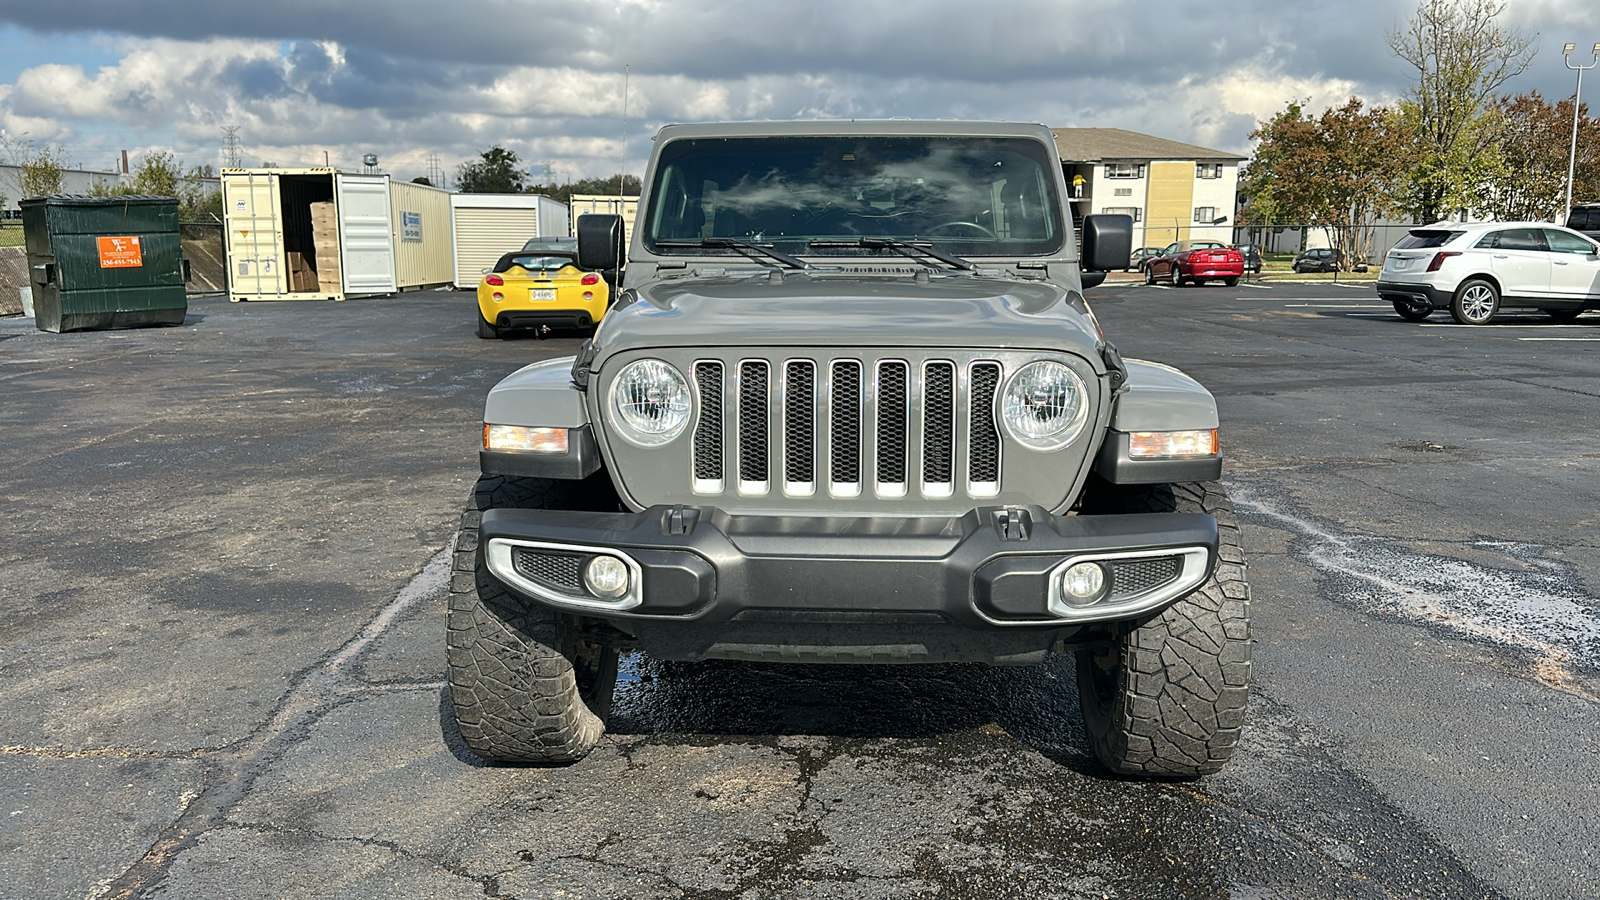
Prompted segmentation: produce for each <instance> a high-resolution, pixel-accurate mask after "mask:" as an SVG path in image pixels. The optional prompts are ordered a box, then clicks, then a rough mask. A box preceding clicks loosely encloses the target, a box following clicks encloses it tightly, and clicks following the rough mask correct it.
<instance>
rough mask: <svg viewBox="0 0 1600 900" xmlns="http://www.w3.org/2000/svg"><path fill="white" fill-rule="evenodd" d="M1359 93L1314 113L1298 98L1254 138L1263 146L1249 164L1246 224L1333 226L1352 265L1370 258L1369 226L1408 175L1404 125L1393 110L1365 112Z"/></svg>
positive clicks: (1336, 243) (1337, 242)
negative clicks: (1402, 151)
mask: <svg viewBox="0 0 1600 900" xmlns="http://www.w3.org/2000/svg"><path fill="white" fill-rule="evenodd" d="M1363 105H1364V104H1363V103H1362V101H1361V100H1360V99H1359V98H1356V97H1351V98H1350V99H1349V100H1347V101H1346V102H1345V103H1344V105H1343V106H1338V107H1330V108H1328V109H1326V110H1324V111H1323V112H1322V114H1321V115H1320V116H1316V117H1312V116H1311V115H1309V114H1307V113H1306V112H1305V109H1304V107H1302V106H1301V105H1300V104H1299V103H1290V104H1289V105H1288V106H1287V107H1285V108H1284V110H1283V111H1282V112H1280V113H1278V114H1277V115H1276V116H1274V117H1273V118H1272V119H1271V120H1270V121H1268V122H1263V123H1262V124H1261V125H1260V126H1259V127H1258V128H1256V130H1255V131H1253V132H1251V134H1250V136H1251V138H1253V139H1255V140H1256V141H1258V144H1257V145H1256V152H1255V155H1254V157H1253V158H1252V159H1251V160H1250V162H1249V164H1248V165H1247V166H1246V167H1245V175H1244V187H1245V191H1246V196H1247V198H1248V199H1249V205H1248V207H1247V209H1248V218H1247V219H1246V223H1247V224H1249V225H1254V226H1261V225H1275V224H1288V223H1292V224H1297V225H1308V226H1312V227H1321V228H1326V229H1327V230H1328V231H1329V233H1330V234H1331V235H1332V237H1333V244H1334V246H1335V247H1336V248H1338V249H1339V250H1340V251H1341V254H1342V257H1343V259H1344V260H1345V262H1346V264H1353V263H1356V262H1359V261H1361V260H1364V259H1366V257H1367V254H1368V252H1369V251H1370V250H1371V244H1372V233H1371V229H1370V228H1368V227H1367V225H1368V223H1370V222H1371V221H1372V220H1373V219H1374V218H1375V217H1377V216H1378V215H1380V214H1383V213H1386V212H1388V211H1389V205H1390V204H1389V200H1388V196H1389V192H1390V190H1391V187H1392V184H1393V182H1394V181H1395V179H1396V178H1397V177H1398V176H1399V174H1400V164H1399V163H1398V162H1397V160H1398V159H1400V156H1399V155H1398V153H1397V152H1396V145H1397V144H1398V143H1399V134H1400V131H1399V129H1398V127H1397V125H1396V117H1395V114H1394V112H1393V111H1392V110H1389V109H1386V108H1384V107H1374V108H1372V109H1370V110H1365V111H1364V110H1363Z"/></svg>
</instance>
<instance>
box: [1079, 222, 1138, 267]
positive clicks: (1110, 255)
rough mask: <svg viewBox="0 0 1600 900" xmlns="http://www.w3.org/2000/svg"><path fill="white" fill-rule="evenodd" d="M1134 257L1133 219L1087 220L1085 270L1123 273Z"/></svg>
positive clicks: (1085, 225)
mask: <svg viewBox="0 0 1600 900" xmlns="http://www.w3.org/2000/svg"><path fill="white" fill-rule="evenodd" d="M1132 254H1133V217H1132V216H1123V215H1108V214H1102V215H1095V216H1084V217H1083V259H1082V268H1083V269H1084V270H1085V271H1090V272H1110V271H1121V270H1122V269H1126V268H1128V260H1129V257H1130V256H1131V255H1132Z"/></svg>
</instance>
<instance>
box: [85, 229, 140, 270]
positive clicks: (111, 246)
mask: <svg viewBox="0 0 1600 900" xmlns="http://www.w3.org/2000/svg"><path fill="white" fill-rule="evenodd" d="M95 240H96V241H98V242H99V244H100V268H102V269H136V268H139V267H140V266H142V265H144V252H143V251H142V250H140V249H139V238H138V236H137V235H135V236H132V237H103V238H95Z"/></svg>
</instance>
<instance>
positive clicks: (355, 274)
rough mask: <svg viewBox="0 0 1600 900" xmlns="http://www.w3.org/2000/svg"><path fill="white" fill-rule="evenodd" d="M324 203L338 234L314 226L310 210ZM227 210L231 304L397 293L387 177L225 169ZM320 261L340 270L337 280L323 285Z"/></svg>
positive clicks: (224, 202)
mask: <svg viewBox="0 0 1600 900" xmlns="http://www.w3.org/2000/svg"><path fill="white" fill-rule="evenodd" d="M327 202H332V203H333V208H334V210H335V216H334V218H335V222H336V230H335V231H334V233H328V230H327V229H326V228H325V227H324V228H322V229H318V228H316V227H314V226H313V222H312V216H311V206H312V204H314V203H327ZM222 206H223V233H224V237H225V244H226V252H227V259H228V299H230V300H233V301H235V302H237V301H240V300H343V299H345V298H346V297H361V296H371V295H375V294H392V293H394V292H395V291H396V290H397V288H398V286H397V284H396V282H395V251H394V242H393V226H392V223H391V214H390V205H389V176H387V175H350V174H346V173H343V172H338V171H335V170H333V169H329V168H321V167H318V168H311V169H224V170H223V171H222ZM319 261H320V262H321V264H322V265H321V266H320V268H322V269H324V270H332V269H335V268H337V270H338V272H339V275H340V277H339V279H338V281H337V282H330V283H328V284H323V283H322V281H321V279H320V278H319V277H318V274H319V272H318V270H319V265H318V264H319Z"/></svg>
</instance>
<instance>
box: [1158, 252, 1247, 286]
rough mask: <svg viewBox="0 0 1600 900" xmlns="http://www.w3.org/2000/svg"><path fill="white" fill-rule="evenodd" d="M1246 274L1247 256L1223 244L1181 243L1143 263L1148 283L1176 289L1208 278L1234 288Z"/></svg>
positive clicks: (1198, 283)
mask: <svg viewBox="0 0 1600 900" xmlns="http://www.w3.org/2000/svg"><path fill="white" fill-rule="evenodd" d="M1243 274H1244V255H1243V254H1241V253H1240V252H1239V251H1238V250H1237V249H1236V248H1233V247H1229V246H1228V245H1227V244H1224V243H1222V242H1221V241H1178V242H1176V243H1172V244H1168V245H1167V246H1166V248H1165V249H1164V250H1162V251H1161V255H1160V256H1156V257H1152V258H1151V259H1149V260H1147V261H1146V262H1145V264H1144V283H1145V284H1156V283H1157V282H1161V281H1165V282H1166V283H1168V284H1170V285H1172V286H1173V287H1183V286H1184V285H1185V284H1196V285H1200V284H1205V283H1206V281H1207V279H1210V280H1212V281H1220V282H1222V283H1223V284H1226V285H1235V284H1238V283H1239V276H1241V275H1243Z"/></svg>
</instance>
